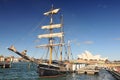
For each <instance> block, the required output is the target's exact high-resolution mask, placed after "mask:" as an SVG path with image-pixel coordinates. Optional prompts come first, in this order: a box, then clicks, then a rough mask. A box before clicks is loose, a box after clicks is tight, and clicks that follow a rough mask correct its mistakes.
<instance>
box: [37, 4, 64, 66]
mask: <svg viewBox="0 0 120 80" xmlns="http://www.w3.org/2000/svg"><path fill="white" fill-rule="evenodd" d="M59 10H60V9H59V8H58V9H54V8H53V5H52V8H51V10H50V11H48V12H46V13H44V15H45V16H50V23H49V25H46V26H42V27H41V29H47V30H49V33H48V34H42V35H38V38H47V39H48V41H49V43H48V44H44V45H39V46H37V47H48V48H49V53H50V55H49V64H52V55H53V47H54V46H60V47H61V48H60V61H62V45H63V40H62V39H63V31H62V23H60V24H54V23H53V15H55V14H57V13H58V12H59ZM55 28H61V31H60V32H58V33H55V32H53V31H54V29H55ZM55 37H58V38H60V43H57V44H54V38H55Z"/></svg>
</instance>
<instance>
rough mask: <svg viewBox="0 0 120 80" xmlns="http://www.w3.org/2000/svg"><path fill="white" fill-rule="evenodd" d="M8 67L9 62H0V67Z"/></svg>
mask: <svg viewBox="0 0 120 80" xmlns="http://www.w3.org/2000/svg"><path fill="white" fill-rule="evenodd" d="M10 67H11V63H7V62H0V68H10Z"/></svg>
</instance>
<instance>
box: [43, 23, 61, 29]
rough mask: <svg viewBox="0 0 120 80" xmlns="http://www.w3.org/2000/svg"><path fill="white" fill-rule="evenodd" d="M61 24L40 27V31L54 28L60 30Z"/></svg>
mask: <svg viewBox="0 0 120 80" xmlns="http://www.w3.org/2000/svg"><path fill="white" fill-rule="evenodd" d="M61 27H62V24H52V25H46V26H42V27H41V29H54V28H61Z"/></svg>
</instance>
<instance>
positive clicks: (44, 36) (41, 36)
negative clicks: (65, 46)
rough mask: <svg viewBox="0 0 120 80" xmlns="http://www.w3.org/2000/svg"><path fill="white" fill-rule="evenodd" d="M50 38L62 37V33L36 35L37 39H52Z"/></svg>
mask: <svg viewBox="0 0 120 80" xmlns="http://www.w3.org/2000/svg"><path fill="white" fill-rule="evenodd" d="M52 37H63V32H61V33H50V34H42V35H38V38H52Z"/></svg>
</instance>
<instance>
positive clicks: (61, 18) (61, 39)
mask: <svg viewBox="0 0 120 80" xmlns="http://www.w3.org/2000/svg"><path fill="white" fill-rule="evenodd" d="M60 20H61V24H62V25H63V15H61V16H60ZM61 32H63V29H62V27H61ZM60 42H61V44H62V43H63V36H62V37H61V38H60ZM62 47H63V45H60V61H62Z"/></svg>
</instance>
